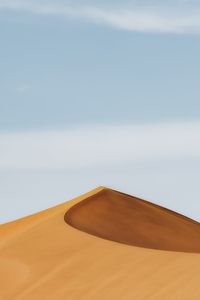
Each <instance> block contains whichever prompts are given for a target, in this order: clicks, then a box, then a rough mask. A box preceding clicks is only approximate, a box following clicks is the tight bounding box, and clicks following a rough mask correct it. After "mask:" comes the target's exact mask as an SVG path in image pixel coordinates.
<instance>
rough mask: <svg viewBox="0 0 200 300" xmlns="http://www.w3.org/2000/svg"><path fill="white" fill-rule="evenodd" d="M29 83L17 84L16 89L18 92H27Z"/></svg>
mask: <svg viewBox="0 0 200 300" xmlns="http://www.w3.org/2000/svg"><path fill="white" fill-rule="evenodd" d="M30 88H31V87H30V85H28V84H21V85H19V86H18V87H17V91H18V92H19V93H22V94H24V93H26V92H28V90H30Z"/></svg>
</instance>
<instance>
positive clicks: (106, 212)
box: [0, 187, 200, 300]
mask: <svg viewBox="0 0 200 300" xmlns="http://www.w3.org/2000/svg"><path fill="white" fill-rule="evenodd" d="M199 252H200V224H199V223H198V222H195V221H193V220H191V219H189V218H186V217H184V216H182V215H179V214H177V213H175V212H172V211H170V210H167V209H165V208H162V207H160V206H157V205H154V204H152V203H149V202H147V201H144V200H141V199H138V198H135V197H132V196H129V195H125V194H123V193H119V192H117V191H113V190H110V189H107V188H104V187H100V188H97V189H95V190H93V191H91V192H89V193H87V194H85V195H83V196H80V197H78V198H76V199H74V200H72V201H69V202H66V203H63V204H61V205H59V206H56V207H53V208H51V209H48V210H46V211H43V212H40V213H38V214H35V215H32V216H29V217H26V218H23V219H20V220H17V221H14V222H10V223H7V224H4V225H1V226H0V299H3V300H4V299H5V300H10V299H14V300H18V299H19V300H21V299H30V300H32V299H39V300H40V299H48V300H51V299H58V300H62V299H69V300H71V299H72V300H78V299H80V300H82V299H83V300H90V299H97V300H98V299H105V300H112V299H125V300H126V299H127V300H129V299H130V300H132V299H137V300H140V299H153V300H154V299H155V300H157V299H172V300H173V299H174V300H175V299H176V300H179V299H180V300H195V299H200V287H199V274H200V254H199Z"/></svg>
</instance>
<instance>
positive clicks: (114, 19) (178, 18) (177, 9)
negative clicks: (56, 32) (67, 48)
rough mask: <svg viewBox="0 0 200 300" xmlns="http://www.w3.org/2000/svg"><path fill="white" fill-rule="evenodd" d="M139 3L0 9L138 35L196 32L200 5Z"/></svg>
mask: <svg viewBox="0 0 200 300" xmlns="http://www.w3.org/2000/svg"><path fill="white" fill-rule="evenodd" d="M163 3H164V2H160V4H159V5H158V2H156V3H155V2H152V1H151V2H149V4H147V2H146V1H144V2H143V4H142V5H139V4H138V2H137V1H133V3H132V4H131V5H130V4H129V5H127V4H126V1H125V2H124V3H123V5H122V4H121V6H119V5H107V6H105V5H104V6H102V5H101V3H99V2H97V3H96V5H94V4H93V5H91V4H90V5H89V4H88V5H87V2H85V4H84V5H82V4H81V5H76V6H74V5H69V3H68V1H61V2H60V1H58V2H56V4H55V2H54V3H53V2H52V1H44V0H43V1H31V0H26V1H22V0H21V1H18V0H16V1H14V0H13V1H12V0H0V8H1V9H9V10H14V11H16V12H22V11H23V12H29V13H34V14H41V15H55V16H63V17H68V18H77V19H81V20H85V21H89V22H93V23H97V24H103V25H108V26H111V27H114V28H117V29H123V30H129V31H140V32H168V33H200V6H199V5H195V4H194V5H188V3H189V1H175V5H173V4H172V2H171V1H169V2H168V3H164V4H163Z"/></svg>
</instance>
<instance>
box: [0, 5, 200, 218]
mask: <svg viewBox="0 0 200 300" xmlns="http://www.w3.org/2000/svg"><path fill="white" fill-rule="evenodd" d="M0 43H1V47H0V211H1V214H0V222H7V221H9V220H13V219H16V218H19V217H22V216H25V215H27V214H31V213H34V212H37V211H39V210H41V209H45V208H47V207H50V206H52V205H56V204H58V203H61V202H63V201H66V200H69V199H70V198H72V197H74V196H78V195H79V194H81V193H83V192H86V191H88V190H89V189H92V188H95V187H96V186H99V185H105V186H109V187H112V188H114V189H118V190H121V191H122V192H127V193H130V194H133V195H137V196H139V197H144V198H146V199H147V200H150V201H152V202H155V203H158V204H161V205H164V206H166V207H168V208H170V209H174V210H176V211H179V212H181V213H183V214H185V215H188V216H190V217H192V218H195V219H197V220H200V201H199V181H198V179H199V175H200V171H199V167H200V139H199V132H200V100H199V99H200V59H199V53H200V4H199V2H198V1H195V0H194V1H187V0H186V1H181V0H176V1H146V0H143V1H141V0H140V1H137V0H135V1H127V0H126V1H88V0H87V1H84V2H83V1H67V0H58V1H56V2H55V1H50V0H40V1H37V0H35V1H30V0H26V1H18V0H13V1H11V0H5V1H4V0H0Z"/></svg>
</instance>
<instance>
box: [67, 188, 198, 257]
mask: <svg viewBox="0 0 200 300" xmlns="http://www.w3.org/2000/svg"><path fill="white" fill-rule="evenodd" d="M65 221H66V223H68V224H69V225H71V226H72V227H74V228H76V229H79V230H81V231H83V232H86V233H89V234H92V235H95V236H97V237H100V238H104V239H107V240H111V241H115V242H119V243H123V244H128V245H132V246H137V247H144V248H151V249H160V250H169V251H180V252H194V253H200V224H199V223H198V222H195V221H193V220H191V219H189V218H186V217H184V216H182V215H179V214H177V213H175V212H172V211H170V210H167V209H165V208H162V207H160V206H157V205H154V204H151V203H149V202H146V201H143V200H140V199H138V198H135V197H131V196H128V195H125V194H122V193H119V192H116V191H112V190H109V189H105V190H102V191H101V192H99V193H97V194H95V195H93V196H91V197H89V198H88V199H86V200H84V201H82V202H79V203H78V204H76V205H74V206H73V207H72V208H71V209H69V210H68V211H67V213H66V214H65Z"/></svg>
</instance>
